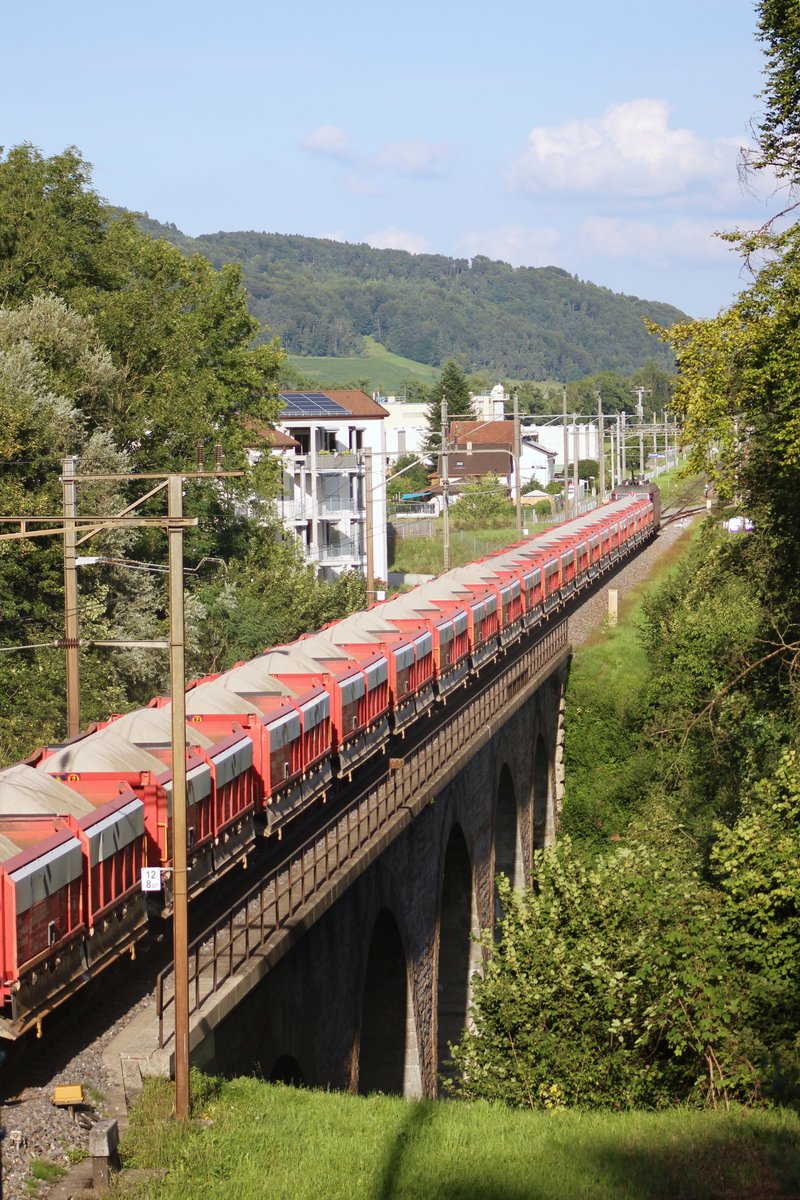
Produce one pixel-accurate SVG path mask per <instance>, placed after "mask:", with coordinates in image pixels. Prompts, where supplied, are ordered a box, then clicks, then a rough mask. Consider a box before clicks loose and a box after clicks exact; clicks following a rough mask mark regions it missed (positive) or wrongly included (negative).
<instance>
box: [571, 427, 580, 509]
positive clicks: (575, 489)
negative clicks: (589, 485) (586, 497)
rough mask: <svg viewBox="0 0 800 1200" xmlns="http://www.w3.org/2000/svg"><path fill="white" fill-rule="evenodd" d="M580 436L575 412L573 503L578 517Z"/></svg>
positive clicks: (573, 431)
mask: <svg viewBox="0 0 800 1200" xmlns="http://www.w3.org/2000/svg"><path fill="white" fill-rule="evenodd" d="M578 437H579V434H578V414H577V413H573V414H572V450H573V453H574V455H575V462H574V463H573V464H572V503H573V509H574V512H575V516H576V517H577V515H578V513H579V511H580V507H579V497H578V486H579V484H580V480H579V478H578V453H579V450H580V447H579V443H578Z"/></svg>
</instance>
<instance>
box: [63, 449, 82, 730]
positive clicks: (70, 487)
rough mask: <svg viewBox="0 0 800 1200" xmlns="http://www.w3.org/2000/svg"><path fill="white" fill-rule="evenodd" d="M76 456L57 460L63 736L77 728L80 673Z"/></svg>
mask: <svg viewBox="0 0 800 1200" xmlns="http://www.w3.org/2000/svg"><path fill="white" fill-rule="evenodd" d="M77 461H78V460H77V459H76V458H65V459H64V460H63V462H62V464H61V467H62V475H61V489H62V496H63V506H64V641H65V648H66V658H67V737H76V736H77V735H78V734H79V733H80V731H81V677H80V657H79V654H80V651H79V649H78V641H79V638H80V629H79V623H78V571H77V567H76V565H75V547H76V545H77V540H78V538H77V534H76V532H75V521H74V518H75V517H76V516H77V515H78V485H77V483H76V481H75V467H76V466H77Z"/></svg>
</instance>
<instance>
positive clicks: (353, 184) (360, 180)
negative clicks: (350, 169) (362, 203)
mask: <svg viewBox="0 0 800 1200" xmlns="http://www.w3.org/2000/svg"><path fill="white" fill-rule="evenodd" d="M345 183H346V185H347V190H348V191H349V192H352V194H353V195H354V196H382V195H383V194H384V189H383V188H382V187H381V186H380V184H378V183H373V181H372V180H371V179H366V178H365V177H364V175H357V174H355V173H353V174H350V175H348V176H347V179H346V180H345Z"/></svg>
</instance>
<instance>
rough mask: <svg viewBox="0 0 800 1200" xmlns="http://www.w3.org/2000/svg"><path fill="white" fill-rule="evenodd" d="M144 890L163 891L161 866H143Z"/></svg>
mask: <svg viewBox="0 0 800 1200" xmlns="http://www.w3.org/2000/svg"><path fill="white" fill-rule="evenodd" d="M142 891H143V892H160V891H161V867H142Z"/></svg>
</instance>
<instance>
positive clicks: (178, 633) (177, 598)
mask: <svg viewBox="0 0 800 1200" xmlns="http://www.w3.org/2000/svg"><path fill="white" fill-rule="evenodd" d="M167 488H168V491H167V496H168V508H167V516H168V518H169V521H170V522H174V521H176V519H179V518H181V517H183V478H182V476H180V475H170V476H169V478H168V483H167ZM167 537H168V540H169V677H170V695H171V701H172V931H173V932H172V936H173V955H174V967H175V1115H176V1117H177V1118H178V1120H179V1121H186V1120H188V1119H189V1114H190V1099H189V912H188V904H187V890H186V695H185V689H186V666H185V647H184V620H183V527H182V525H179V524H172V523H170V524H169V526H168V529H167Z"/></svg>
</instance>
